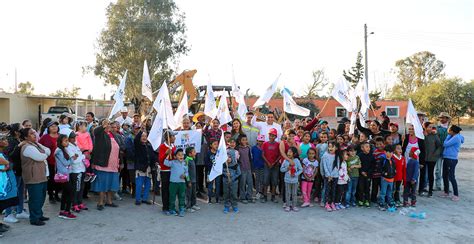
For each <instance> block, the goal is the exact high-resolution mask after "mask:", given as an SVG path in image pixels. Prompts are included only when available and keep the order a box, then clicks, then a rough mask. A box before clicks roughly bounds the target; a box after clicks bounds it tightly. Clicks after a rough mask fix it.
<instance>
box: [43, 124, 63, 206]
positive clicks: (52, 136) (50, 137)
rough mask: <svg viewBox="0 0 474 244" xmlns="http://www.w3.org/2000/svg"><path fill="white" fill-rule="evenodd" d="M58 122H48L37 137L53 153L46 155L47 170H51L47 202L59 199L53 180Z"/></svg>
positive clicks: (56, 186)
mask: <svg viewBox="0 0 474 244" xmlns="http://www.w3.org/2000/svg"><path fill="white" fill-rule="evenodd" d="M58 126H59V123H58V122H50V123H49V124H48V126H47V127H46V131H45V132H46V133H45V134H43V136H41V138H40V139H39V143H40V144H41V145H43V146H45V147H47V148H49V150H50V151H51V152H53V153H51V154H50V155H49V157H48V170H49V172H51V175H50V177H49V178H48V196H49V202H50V203H52V204H55V203H56V202H59V201H61V199H60V198H59V187H58V185H57V184H56V183H55V182H54V174H55V172H56V170H55V167H56V159H55V158H54V152H55V151H56V148H57V147H58V145H57V141H58V137H59V127H58Z"/></svg>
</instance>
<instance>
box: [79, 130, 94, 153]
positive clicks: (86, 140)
mask: <svg viewBox="0 0 474 244" xmlns="http://www.w3.org/2000/svg"><path fill="white" fill-rule="evenodd" d="M76 144H77V146H78V147H79V149H81V151H86V150H87V151H89V152H92V138H91V135H89V133H88V132H84V133H82V132H76Z"/></svg>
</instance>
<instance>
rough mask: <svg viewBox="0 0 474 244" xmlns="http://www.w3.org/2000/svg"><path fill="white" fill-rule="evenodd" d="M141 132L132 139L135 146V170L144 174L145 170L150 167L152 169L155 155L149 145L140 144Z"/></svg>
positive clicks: (155, 158) (155, 159)
mask: <svg viewBox="0 0 474 244" xmlns="http://www.w3.org/2000/svg"><path fill="white" fill-rule="evenodd" d="M142 133H143V132H142V131H140V132H138V134H137V135H136V136H135V139H133V144H134V146H135V161H134V163H135V169H136V170H140V171H142V172H146V169H147V168H148V167H150V169H153V167H154V165H155V162H156V161H157V154H156V152H155V151H153V148H152V147H151V145H150V144H149V143H148V142H147V143H146V144H145V145H144V144H142V143H141V141H140V138H141V137H142Z"/></svg>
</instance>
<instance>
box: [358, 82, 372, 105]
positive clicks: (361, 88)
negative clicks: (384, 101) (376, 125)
mask: <svg viewBox="0 0 474 244" xmlns="http://www.w3.org/2000/svg"><path fill="white" fill-rule="evenodd" d="M355 94H356V96H358V97H359V98H360V103H361V107H360V111H362V112H364V113H365V112H366V111H367V110H368V109H370V97H369V91H368V90H367V86H366V85H365V82H364V81H363V80H360V81H359V82H358V83H357V86H356V88H355Z"/></svg>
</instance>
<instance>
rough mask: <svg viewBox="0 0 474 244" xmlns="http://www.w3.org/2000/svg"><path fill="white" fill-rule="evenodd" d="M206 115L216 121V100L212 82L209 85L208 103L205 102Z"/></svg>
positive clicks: (207, 92) (207, 91)
mask: <svg viewBox="0 0 474 244" xmlns="http://www.w3.org/2000/svg"><path fill="white" fill-rule="evenodd" d="M204 114H205V115H207V116H209V117H211V118H212V119H214V118H215V117H216V115H217V106H216V98H215V97H214V91H213V90H212V84H211V81H209V82H208V83H207V90H206V101H205V102H204Z"/></svg>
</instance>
